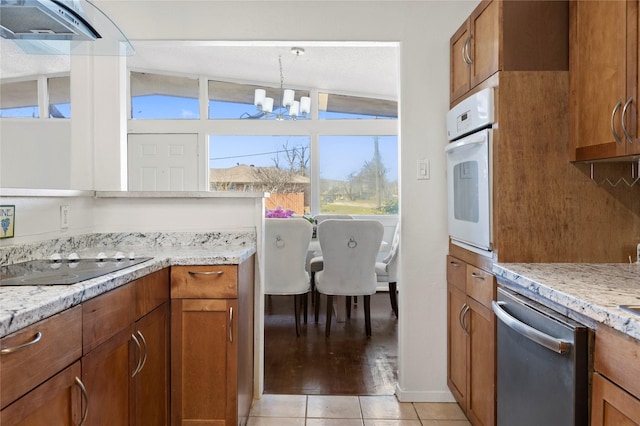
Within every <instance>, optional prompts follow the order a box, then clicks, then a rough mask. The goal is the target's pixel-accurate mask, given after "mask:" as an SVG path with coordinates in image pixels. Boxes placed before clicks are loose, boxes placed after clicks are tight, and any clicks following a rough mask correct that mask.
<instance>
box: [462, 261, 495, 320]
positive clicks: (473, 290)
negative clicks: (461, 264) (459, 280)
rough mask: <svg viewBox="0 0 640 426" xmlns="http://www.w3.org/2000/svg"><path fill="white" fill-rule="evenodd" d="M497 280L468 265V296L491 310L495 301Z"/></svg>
mask: <svg viewBox="0 0 640 426" xmlns="http://www.w3.org/2000/svg"><path fill="white" fill-rule="evenodd" d="M494 281H495V278H494V276H493V275H492V274H490V273H488V272H486V271H483V270H482V269H479V268H476V267H475V266H471V265H467V295H469V296H470V297H472V298H473V299H475V300H477V301H478V302H480V303H482V304H483V305H484V306H486V307H487V308H489V309H491V301H492V300H495V285H494Z"/></svg>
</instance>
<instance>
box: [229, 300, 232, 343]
mask: <svg viewBox="0 0 640 426" xmlns="http://www.w3.org/2000/svg"><path fill="white" fill-rule="evenodd" d="M229 342H231V343H233V306H231V307H229Z"/></svg>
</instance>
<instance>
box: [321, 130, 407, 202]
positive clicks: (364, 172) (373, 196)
mask: <svg viewBox="0 0 640 426" xmlns="http://www.w3.org/2000/svg"><path fill="white" fill-rule="evenodd" d="M320 212H321V213H345V214H354V215H361V214H362V215H368V214H397V213H398V138H397V136H321V137H320Z"/></svg>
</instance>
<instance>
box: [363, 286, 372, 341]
mask: <svg viewBox="0 0 640 426" xmlns="http://www.w3.org/2000/svg"><path fill="white" fill-rule="evenodd" d="M364 328H365V331H366V333H367V337H371V296H368V295H367V296H364Z"/></svg>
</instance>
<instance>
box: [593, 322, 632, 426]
mask: <svg viewBox="0 0 640 426" xmlns="http://www.w3.org/2000/svg"><path fill="white" fill-rule="evenodd" d="M594 369H595V371H596V372H595V373H594V374H593V390H592V397H591V426H639V425H640V341H638V340H635V339H633V338H631V337H629V336H625V335H623V334H621V333H619V332H617V331H615V330H612V329H610V328H607V327H604V326H602V327H598V328H597V330H596V342H595V361H594Z"/></svg>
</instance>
